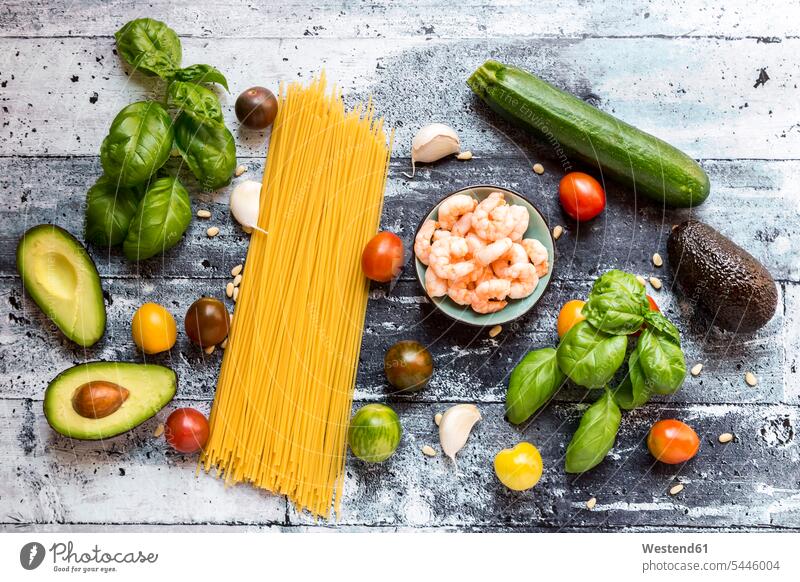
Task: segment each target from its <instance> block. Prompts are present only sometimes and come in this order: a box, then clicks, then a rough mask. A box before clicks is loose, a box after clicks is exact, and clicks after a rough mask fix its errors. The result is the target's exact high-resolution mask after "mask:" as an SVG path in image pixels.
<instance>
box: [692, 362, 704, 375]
mask: <svg viewBox="0 0 800 582" xmlns="http://www.w3.org/2000/svg"><path fill="white" fill-rule="evenodd" d="M702 371H703V364H695V365H694V366H692V370H691V372H692V376H699V375H700V372H702Z"/></svg>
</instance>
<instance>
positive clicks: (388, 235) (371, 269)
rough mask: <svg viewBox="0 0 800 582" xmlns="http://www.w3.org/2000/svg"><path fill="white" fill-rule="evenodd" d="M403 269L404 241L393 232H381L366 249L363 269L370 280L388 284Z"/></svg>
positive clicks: (362, 263) (363, 256)
mask: <svg viewBox="0 0 800 582" xmlns="http://www.w3.org/2000/svg"><path fill="white" fill-rule="evenodd" d="M402 267H403V241H402V240H400V237H399V236H397V235H396V234H394V233H393V232H379V233H378V234H376V235H375V236H374V237H372V240H370V241H369V242H368V243H367V246H365V247H364V253H363V254H362V255H361V268H362V269H363V270H364V274H365V275H366V276H367V278H368V279H372V280H373V281H378V282H379V283H387V282H389V281H391V280H392V279H393V278H394V277H396V276H397V275H399V274H400V269H401V268H402Z"/></svg>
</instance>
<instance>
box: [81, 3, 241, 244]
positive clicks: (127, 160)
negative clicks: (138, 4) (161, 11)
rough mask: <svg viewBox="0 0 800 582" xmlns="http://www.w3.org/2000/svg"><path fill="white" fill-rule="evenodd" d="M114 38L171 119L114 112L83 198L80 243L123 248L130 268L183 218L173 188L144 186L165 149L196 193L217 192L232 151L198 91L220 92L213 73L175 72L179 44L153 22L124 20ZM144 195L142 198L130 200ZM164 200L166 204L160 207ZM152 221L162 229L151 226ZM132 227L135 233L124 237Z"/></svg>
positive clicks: (175, 235) (208, 97) (176, 230)
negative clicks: (151, 82) (162, 89)
mask: <svg viewBox="0 0 800 582" xmlns="http://www.w3.org/2000/svg"><path fill="white" fill-rule="evenodd" d="M114 37H115V39H116V41H117V52H118V53H119V55H120V57H122V59H123V60H124V61H125V62H127V63H128V64H129V65H130V66H131V67H132V68H133V69H134V70H135V71H136V70H138V71H141V72H142V73H144V74H146V75H152V76H158V77H160V78H162V79H164V80H165V81H167V83H168V85H167V99H166V103H167V106H168V107H169V108H170V109H171V110H173V111H174V112H175V113H174V114H175V120H174V121H173V119H172V118H171V117H170V115H169V113H168V112H167V109H165V108H164V106H163V105H162V104H161V103H158V102H156V101H142V102H138V103H132V104H131V105H128V106H127V107H125V108H124V109H123V110H122V111H120V112H119V114H118V115H117V116H116V117H115V118H114V121H113V122H112V124H111V128H110V129H109V132H108V135H107V136H106V138H105V139H104V140H103V144H102V146H101V148H100V162H101V164H102V166H103V171H104V173H105V174H104V176H102V177H101V178H100V179H99V180H98V181H97V183H96V184H95V185H94V186H92V188H91V189H90V190H89V192H88V193H87V197H86V200H87V204H86V237H87V239H88V240H90V241H92V242H94V243H95V244H99V245H117V244H120V243H121V242H123V240H124V241H125V244H124V252H125V255H126V256H127V257H128V258H130V259H134V260H138V259H145V258H147V257H150V256H153V254H156V253H158V252H161V251H163V250H165V249H167V248H169V247H170V246H172V245H173V244H175V243H176V242H177V241H178V240H179V239H180V237H181V236H182V235H183V233H184V231H185V230H186V228H187V227H188V224H189V219H190V218H191V212H189V202H188V195H187V196H183V195H182V194H181V193H186V190H185V189H184V188H183V186H182V185H181V184H180V182H178V181H177V180H175V179H171V180H172V182H171V186H170V187H169V188H167V183H166V182H164V181H163V180H164V178H160V179H158V180H156V181H155V182H153V183H151V180H153V179H154V178H153V177H154V176H155V174H156V172H157V171H158V170H159V169H160V168H161V167H162V166H163V165H164V164H165V163H166V161H167V159H168V158H169V156H170V153H171V151H172V149H173V147H174V148H176V149H177V150H178V152H180V154H181V155H182V156H183V157H184V159H185V160H186V165H187V166H188V167H189V169H190V170H191V171H192V173H193V174H194V175H195V177H196V178H197V180H198V181H199V183H200V185H201V187H202V188H204V189H216V188H220V187H222V186H224V185H226V184H227V183H228V182H229V181H230V179H231V176H232V175H233V172H234V169H235V167H236V147H235V145H234V141H233V135H231V132H230V131H228V129H227V128H226V127H225V123H224V121H223V118H222V107H221V106H220V103H219V99H218V98H217V95H216V94H215V93H214V92H213V91H211V90H209V89H208V88H207V87H204V86H203V85H201V83H217V84H219V85H222V86H223V87H225V89H226V90H227V89H228V82H227V80H226V79H225V76H224V75H223V74H222V73H221V72H220V71H219V70H217V69H216V68H214V67H212V66H211V65H204V64H197V65H190V66H188V67H183V68H181V59H182V54H181V53H182V50H181V42H180V39H179V38H178V35H177V34H176V33H175V31H173V30H172V29H171V28H170V27H169V26H167V25H166V24H164V23H163V22H160V21H158V20H153V19H151V18H139V19H137V20H132V21H131V22H128V23H127V24H125V25H124V26H123V27H122V28H120V29H119V30H118V31H117V33H116V34H115V35H114ZM160 174H163V170H162V172H160ZM167 190H169V191H170V192H171V194H170V196H169V197H167V196H166V191H167ZM144 191H146V192H147V194H146V195H145V196H143V197H141V196H137V195H136V192H144ZM140 197H141V200H139V198H140ZM167 199H169V200H170V203H169V204H165V201H166V200H167ZM184 210H186V212H184ZM157 219H158V220H163V224H161V225H157V224H156V223H155V222H154V221H156V220H157ZM134 227H136V228H137V229H139V231H138V232H136V233H134V232H132V231H133V228H134ZM136 245H138V247H137V246H136Z"/></svg>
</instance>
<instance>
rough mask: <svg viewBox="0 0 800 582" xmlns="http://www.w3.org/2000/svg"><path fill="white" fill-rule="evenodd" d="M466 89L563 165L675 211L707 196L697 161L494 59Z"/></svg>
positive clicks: (704, 177) (707, 186) (470, 79)
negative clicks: (585, 167) (572, 157)
mask: <svg viewBox="0 0 800 582" xmlns="http://www.w3.org/2000/svg"><path fill="white" fill-rule="evenodd" d="M467 85H469V87H470V88H471V89H472V91H473V92H474V93H475V94H476V95H478V97H480V98H481V99H483V100H484V101H485V102H486V103H487V104H488V105H489V107H491V108H492V109H493V110H494V111H495V112H496V113H498V114H499V115H501V116H502V117H504V118H505V119H507V120H508V121H511V122H512V123H514V124H516V125H518V126H521V127H523V128H525V129H527V130H529V131H531V132H532V133H534V134H535V135H537V136H538V137H540V138H541V139H543V140H545V141H546V142H547V143H548V144H549V145H550V146H551V147H552V148H553V151H554V154H555V155H556V157H558V158H559V159H562V162H563V161H564V160H567V159H568V158H566V157H565V156H564V151H563V150H567V152H569V153H574V154H576V155H577V156H578V157H580V158H581V159H582V160H584V161H585V162H587V163H589V164H593V165H594V164H599V165H600V167H601V168H602V170H603V172H604V173H606V174H608V175H609V176H610V177H612V178H614V179H616V180H617V181H619V183H620V184H622V185H623V186H628V185H632V187H633V189H634V191H636V192H641V193H642V194H644V195H646V196H648V197H649V198H652V199H653V200H656V201H658V202H661V203H666V204H668V205H670V206H677V207H689V206H696V205H698V204H700V203H702V202H703V201H704V200H705V199H706V198H707V197H708V194H709V191H710V184H709V180H708V176H707V175H706V173H705V172H704V171H703V169H702V168H701V167H700V166H699V165H698V163H697V162H695V161H694V160H693V159H692V158H690V157H689V156H687V155H686V154H684V153H683V152H681V151H680V150H678V149H677V148H675V147H673V146H671V145H669V144H668V143H666V142H665V141H662V140H660V139H659V138H657V137H655V136H652V135H650V134H647V133H645V132H643V131H641V130H639V129H637V128H635V127H633V126H632V125H629V124H627V123H625V122H624V121H621V120H620V119H617V118H616V117H614V116H613V115H609V114H608V113H605V112H603V111H600V110H599V109H597V108H595V107H592V106H591V105H589V104H588V103H586V102H584V101H582V100H581V99H578V98H577V97H575V96H574V95H570V94H569V93H566V92H565V91H562V90H560V89H557V88H556V87H554V86H552V85H550V84H549V83H547V82H545V81H543V80H542V79H539V78H538V77H536V76H535V75H532V74H530V73H528V72H526V71H523V70H521V69H517V68H516V67H510V66H506V65H503V64H502V63H499V62H497V61H492V60H489V61H486V62H485V63H484V64H483V65H481V66H480V67H479V68H478V69H477V70H476V71H475V72H474V73H473V74H472V76H471V77H470V78H469V80H468V81H467ZM562 148H563V149H562Z"/></svg>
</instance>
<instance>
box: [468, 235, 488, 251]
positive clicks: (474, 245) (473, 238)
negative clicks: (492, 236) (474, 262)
mask: <svg viewBox="0 0 800 582" xmlns="http://www.w3.org/2000/svg"><path fill="white" fill-rule="evenodd" d="M465 238H466V241H467V246H468V247H469V252H470V254H471V255H472V256H475V253H477V252H478V251H479V250H481V249H482V248H484V247H485V246H486V241H485V240H483V239H482V238H481V237H479V236H478V235H477V234H475V233H474V232H470V233H467V236H466V237H465Z"/></svg>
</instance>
